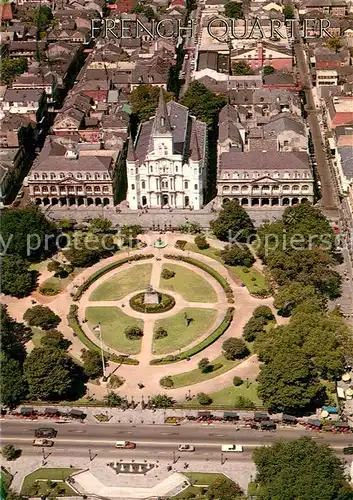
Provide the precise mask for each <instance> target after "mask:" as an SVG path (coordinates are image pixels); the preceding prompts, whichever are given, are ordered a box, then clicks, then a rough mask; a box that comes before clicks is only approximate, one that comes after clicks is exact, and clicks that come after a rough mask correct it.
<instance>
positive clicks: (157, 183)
mask: <svg viewBox="0 0 353 500" xmlns="http://www.w3.org/2000/svg"><path fill="white" fill-rule="evenodd" d="M156 185H157V189H159V179H156Z"/></svg>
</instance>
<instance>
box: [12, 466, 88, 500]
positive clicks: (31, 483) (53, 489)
mask: <svg viewBox="0 0 353 500" xmlns="http://www.w3.org/2000/svg"><path fill="white" fill-rule="evenodd" d="M78 470H79V469H73V468H72V469H70V468H65V469H38V470H36V471H34V472H32V474H28V476H26V477H25V478H24V481H23V484H22V489H21V494H22V495H26V496H37V497H38V496H49V497H52V498H55V497H57V496H66V497H67V496H76V495H77V493H75V491H74V490H73V489H72V488H70V486H68V485H67V484H65V483H64V481H65V480H66V479H67V478H68V477H69V476H71V474H73V473H74V472H77V471H78ZM55 481H58V483H55ZM58 488H60V489H62V491H60V492H59V491H58Z"/></svg>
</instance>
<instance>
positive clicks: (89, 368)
mask: <svg viewBox="0 0 353 500" xmlns="http://www.w3.org/2000/svg"><path fill="white" fill-rule="evenodd" d="M81 359H82V361H83V371H84V372H85V374H86V375H87V377H88V378H90V379H93V380H94V379H97V378H100V377H101V376H102V375H103V367H102V357H101V355H100V354H99V352H98V351H89V350H87V349H82V354H81Z"/></svg>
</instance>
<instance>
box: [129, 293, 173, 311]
mask: <svg viewBox="0 0 353 500" xmlns="http://www.w3.org/2000/svg"><path fill="white" fill-rule="evenodd" d="M129 304H130V307H131V309H133V310H134V311H137V312H140V313H146V314H153V313H161V312H166V311H170V309H173V307H174V306H175V299H174V297H172V296H171V295H168V294H167V293H161V292H157V291H155V290H153V289H152V290H146V292H140V293H138V294H137V295H134V296H133V297H131V299H130V301H129Z"/></svg>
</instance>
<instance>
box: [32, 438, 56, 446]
mask: <svg viewBox="0 0 353 500" xmlns="http://www.w3.org/2000/svg"><path fill="white" fill-rule="evenodd" d="M53 445H54V441H51V440H50V439H34V440H33V443H32V446H42V447H44V446H46V447H48V446H53Z"/></svg>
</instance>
